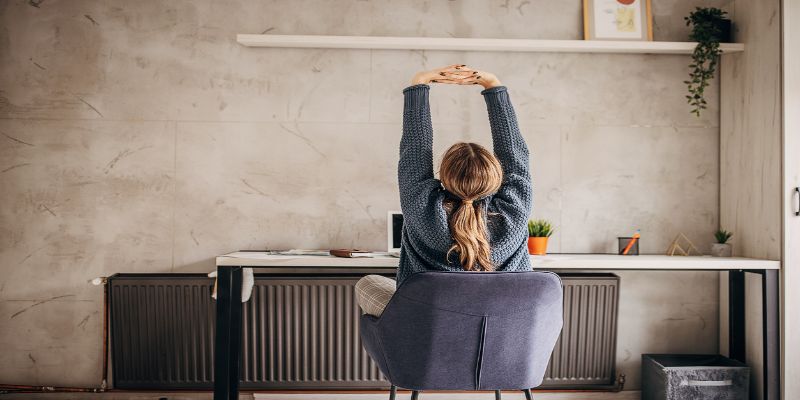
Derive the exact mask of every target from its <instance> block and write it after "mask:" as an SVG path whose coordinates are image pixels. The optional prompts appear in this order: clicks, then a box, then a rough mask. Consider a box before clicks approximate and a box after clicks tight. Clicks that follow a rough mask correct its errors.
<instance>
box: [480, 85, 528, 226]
mask: <svg viewBox="0 0 800 400" xmlns="http://www.w3.org/2000/svg"><path fill="white" fill-rule="evenodd" d="M481 94H482V95H483V96H484V99H485V100H486V107H487V109H488V112H489V125H490V126H491V128H492V143H493V146H494V153H495V155H496V156H497V159H498V160H499V161H500V165H501V166H502V167H503V184H502V185H501V187H500V189H499V190H498V191H497V193H496V194H495V195H494V196H493V198H492V200H491V204H490V205H489V207H490V211H493V212H497V213H499V214H501V215H503V216H504V217H505V219H506V224H507V225H508V228H509V229H508V230H507V232H509V234H511V233H512V232H513V234H515V235H516V234H518V231H522V227H523V226H526V225H527V222H528V218H530V212H531V201H532V191H533V189H532V184H531V175H530V166H529V157H528V146H527V145H526V144H525V139H524V138H523V137H522V134H521V133H520V130H519V126H518V125H517V116H516V114H515V113H514V107H513V106H512V105H511V99H510V98H509V96H508V89H507V88H506V87H505V86H495V87H493V88H489V89H485V90H483V91H482V92H481ZM525 229H527V228H525Z"/></svg>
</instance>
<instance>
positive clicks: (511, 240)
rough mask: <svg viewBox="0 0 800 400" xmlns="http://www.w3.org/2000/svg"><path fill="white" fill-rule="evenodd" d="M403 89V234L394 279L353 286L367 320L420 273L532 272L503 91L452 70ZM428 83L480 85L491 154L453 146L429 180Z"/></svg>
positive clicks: (523, 163) (517, 139)
mask: <svg viewBox="0 0 800 400" xmlns="http://www.w3.org/2000/svg"><path fill="white" fill-rule="evenodd" d="M411 83H412V85H411V86H409V87H407V88H405V89H403V94H404V96H405V103H404V111H403V138H402V139H401V141H400V162H399V165H398V181H399V185H400V205H401V209H402V211H403V233H402V242H401V248H400V265H399V268H398V271H397V281H396V282H395V281H394V280H392V279H390V278H387V277H383V276H378V275H368V276H365V277H364V278H362V279H361V280H359V281H358V283H357V284H356V296H357V299H358V303H359V305H360V306H361V309H362V310H364V312H365V313H367V314H372V315H375V316H380V315H381V313H382V312H383V309H384V307H385V306H386V303H388V302H389V299H390V298H391V297H392V295H393V294H394V291H395V289H396V287H397V286H400V285H402V283H403V281H404V280H405V279H407V278H408V277H409V276H410V275H411V274H413V273H415V272H422V271H530V270H531V264H530V259H529V258H528V249H527V245H526V240H527V237H528V233H527V222H528V218H529V216H530V210H531V178H530V169H529V166H528V147H527V145H526V144H525V140H524V139H523V138H522V135H521V134H520V131H519V127H518V126H517V118H516V115H515V114H514V108H513V107H512V105H511V100H510V99H509V96H508V91H507V88H506V87H505V86H502V84H501V83H500V81H499V80H498V79H497V77H496V76H494V75H493V74H491V73H488V72H483V71H476V70H473V69H470V68H468V67H466V66H465V65H461V64H457V65H451V66H449V67H444V68H439V69H435V70H432V71H425V72H420V73H417V74H416V75H415V76H414V78H413V80H412V82H411ZM429 83H446V84H458V85H481V86H483V87H484V90H483V91H481V94H482V95H483V97H484V99H485V100H486V106H487V108H488V111H489V124H490V126H491V129H492V142H493V147H494V154H492V153H491V152H490V151H488V150H487V149H486V148H484V147H483V146H481V145H479V144H476V143H456V144H454V145H452V146H451V147H450V148H449V149H448V150H447V151H446V152H445V154H444V156H443V157H442V163H441V165H440V167H439V178H440V179H436V178H434V175H433V129H432V126H431V112H430V103H429V101H428V93H429V91H430V86H429Z"/></svg>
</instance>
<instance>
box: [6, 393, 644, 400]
mask: <svg viewBox="0 0 800 400" xmlns="http://www.w3.org/2000/svg"><path fill="white" fill-rule="evenodd" d="M410 397H411V395H410V392H405V391H401V392H398V394H397V399H398V400H407V399H409V398H410ZM2 398H3V399H4V400H5V399H26V400H28V399H31V400H37V399H41V400H84V399H85V400H162V399H163V400H205V399H212V398H213V395H212V393H209V392H203V393H192V392H169V393H156V392H108V393H23V394H8V395H2ZM388 398H389V396H388V392H387V393H378V392H370V393H245V394H242V395H240V396H239V399H240V400H387V399H388ZM524 398H525V397H524V396H523V394H522V392H503V400H523V399H524ZM533 398H534V400H639V399H640V392H638V391H625V392H619V393H608V392H604V393H598V392H564V393H536V392H535V393H534V394H533ZM420 400H494V394H493V393H492V392H477V393H465V392H431V393H422V394H421V395H420Z"/></svg>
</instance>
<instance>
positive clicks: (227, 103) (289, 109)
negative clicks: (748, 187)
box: [0, 0, 725, 388]
mask: <svg viewBox="0 0 800 400" xmlns="http://www.w3.org/2000/svg"><path fill="white" fill-rule="evenodd" d="M724 3H725V2H720V1H717V2H714V1H711V2H709V1H699V0H696V1H688V0H687V1H677V0H672V1H654V14H655V29H654V31H655V38H656V40H685V38H686V33H687V29H686V27H685V26H684V25H683V21H682V17H683V16H684V15H686V14H687V13H688V12H689V11H690V10H691V9H693V7H694V6H695V5H696V4H702V5H719V4H724ZM580 10H581V6H580V1H578V0H573V1H570V2H565V1H559V2H554V1H544V0H541V1H477V0H476V1H389V0H374V1H269V2H267V1H263V2H246V1H233V0H229V1H210V0H209V1H171V2H157V1H136V2H132V1H55V0H45V1H41V0H36V1H23V0H17V1H3V2H0V13H1V15H0V60H2V70H0V187H2V191H1V192H0V202H2V204H3V206H2V209H0V268H1V269H0V274H1V275H0V276H2V279H1V280H0V282H2V283H0V348H2V349H3V351H2V352H0V381H3V382H18V383H29V384H56V385H95V384H97V383H98V381H99V375H100V373H99V371H100V364H101V361H100V360H101V351H100V345H101V335H100V333H101V315H102V293H101V290H100V289H99V288H97V287H92V286H90V285H89V284H87V281H88V280H90V279H91V278H93V277H96V276H101V275H110V274H112V273H115V272H198V271H202V272H206V271H208V270H210V269H212V268H213V257H214V256H215V255H217V254H220V253H225V252H229V251H232V250H236V249H245V248H250V249H263V248H290V247H296V248H317V247H320V248H330V247H340V246H341V247H344V246H348V247H349V246H357V247H360V248H366V249H378V250H380V249H383V248H384V246H385V242H386V237H385V214H386V211H387V210H391V209H397V208H399V201H398V196H397V189H396V162H397V145H398V143H399V139H400V127H401V108H402V96H401V90H402V89H403V87H405V86H406V85H407V84H408V81H409V79H410V77H411V75H412V74H413V73H414V72H415V71H417V70H420V69H423V68H433V67H437V66H442V65H446V64H451V63H456V62H463V63H466V64H469V65H472V66H474V67H477V68H481V69H486V70H490V71H493V72H495V73H496V74H497V75H498V76H499V77H500V78H501V79H502V80H503V82H504V83H505V84H506V85H507V86H509V88H510V91H511V96H512V99H513V100H514V104H515V106H516V109H517V113H518V116H519V118H520V125H521V128H522V131H523V133H524V135H525V137H526V138H527V140H528V143H529V145H530V147H531V154H532V158H531V163H532V167H533V171H534V173H533V174H534V190H535V199H534V201H535V204H534V216H535V217H545V218H549V219H551V220H553V222H554V223H555V224H556V226H557V228H558V230H557V234H556V235H555V236H554V237H553V241H552V245H551V251H553V252H607V251H614V250H615V248H616V244H615V237H616V236H618V235H625V234H630V233H632V231H633V230H634V229H636V228H640V229H641V230H642V235H643V240H642V251H643V252H647V253H660V252H662V251H663V250H664V249H665V248H666V247H667V245H668V243H669V240H670V239H671V238H672V237H673V236H674V235H676V234H677V233H678V232H684V233H686V234H687V235H688V236H689V237H690V238H691V239H692V240H694V241H695V243H696V244H697V245H699V247H701V249H706V248H707V247H708V246H707V243H709V242H711V233H712V231H713V230H714V229H715V228H716V227H717V223H718V214H719V213H718V190H719V183H718V181H719V172H718V165H719V123H718V122H719V121H718V120H719V114H718V98H717V97H716V96H715V95H713V94H712V95H711V96H710V98H709V100H710V105H709V109H708V111H707V112H706V113H705V114H704V115H703V116H702V118H700V119H697V118H695V117H694V116H692V115H690V114H689V108H688V106H687V105H686V104H685V103H684V97H683V96H684V85H683V84H682V83H681V82H682V81H683V80H684V79H685V75H686V73H687V71H688V70H687V68H686V65H687V64H688V62H689V58H688V57H686V56H667V55H598V54H595V55H592V54H536V53H516V54H503V53H478V52H437V51H369V50H309V49H253V48H245V47H242V46H240V45H238V44H236V42H235V34H236V33H261V32H270V33H276V34H341V35H398V36H404V35H408V36H419V35H425V36H456V37H496V38H553V39H579V38H581V36H582V33H581V29H582V28H581V15H580ZM716 90H717V86H716V83H714V86H713V87H711V88H710V91H711V93H716ZM432 103H433V104H432V107H433V121H434V127H435V130H436V140H435V142H436V143H435V147H436V151H437V154H439V153H440V152H441V151H442V150H443V149H444V148H445V147H446V146H448V145H449V144H450V143H452V142H453V141H455V140H473V141H478V142H481V143H484V144H487V145H489V144H490V141H489V127H488V122H487V120H486V110H485V105H484V103H483V99H482V98H481V96H480V95H479V88H478V87H457V86H435V87H434V89H433V91H432ZM622 275H623V281H622V303H621V320H620V340H619V361H620V370H621V371H622V372H624V373H626V374H628V377H629V381H628V382H629V387H632V388H635V387H637V386H638V374H639V371H638V368H639V355H640V353H642V352H659V351H686V352H690V351H704V352H713V351H715V350H716V348H717V331H718V327H717V322H716V321H717V319H718V298H717V294H718V286H717V282H718V279H717V274H714V273H686V272H684V273H664V272H658V273H653V274H650V273H636V272H627V273H624V274H622Z"/></svg>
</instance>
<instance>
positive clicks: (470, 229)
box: [439, 142, 503, 271]
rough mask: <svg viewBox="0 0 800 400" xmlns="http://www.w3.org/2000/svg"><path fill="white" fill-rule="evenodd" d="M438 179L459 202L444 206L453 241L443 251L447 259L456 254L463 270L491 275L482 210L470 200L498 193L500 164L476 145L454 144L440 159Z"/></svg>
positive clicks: (500, 173)
mask: <svg viewBox="0 0 800 400" xmlns="http://www.w3.org/2000/svg"><path fill="white" fill-rule="evenodd" d="M439 178H440V180H441V182H442V185H443V186H444V188H445V189H446V190H447V191H448V192H450V193H451V194H453V195H455V196H457V197H458V198H460V199H461V201H460V202H456V201H448V203H447V204H446V207H447V208H448V210H449V211H450V216H449V220H448V222H449V226H450V233H451V234H452V236H453V240H454V241H455V243H454V244H453V246H452V247H450V249H449V250H448V251H447V259H448V260H449V259H450V253H451V252H452V251H456V252H458V256H459V260H460V261H461V266H462V267H463V268H464V269H465V270H467V271H493V270H494V269H495V266H494V263H493V262H492V260H491V247H490V246H489V240H488V238H487V234H486V216H485V215H483V214H484V208H483V207H481V206H480V204H479V203H478V204H474V203H473V200H476V199H479V198H482V197H485V196H487V195H489V194H492V193H494V192H496V191H497V190H498V189H500V185H501V184H502V182H503V169H502V167H501V166H500V162H499V161H498V160H497V157H495V156H494V154H492V152H490V151H489V150H486V148H484V147H483V146H481V145H479V144H477V143H464V142H460V143H456V144H454V145H452V146H450V148H449V149H447V151H446V152H445V153H444V156H443V157H442V164H441V166H440V167H439Z"/></svg>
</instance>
